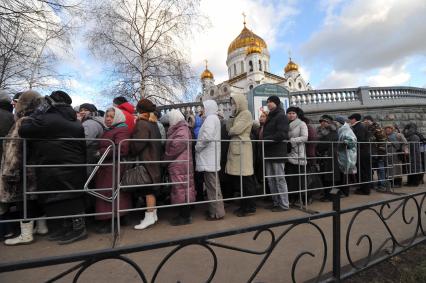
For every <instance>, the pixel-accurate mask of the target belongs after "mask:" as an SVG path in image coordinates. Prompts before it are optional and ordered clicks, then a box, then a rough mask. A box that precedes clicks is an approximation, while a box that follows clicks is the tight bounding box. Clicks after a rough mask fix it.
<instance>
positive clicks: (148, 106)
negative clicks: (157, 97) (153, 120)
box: [136, 98, 157, 113]
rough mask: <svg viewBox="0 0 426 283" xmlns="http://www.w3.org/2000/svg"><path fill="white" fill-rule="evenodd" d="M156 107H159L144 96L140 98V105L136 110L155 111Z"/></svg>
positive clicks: (140, 111) (139, 111) (141, 111)
mask: <svg viewBox="0 0 426 283" xmlns="http://www.w3.org/2000/svg"><path fill="white" fill-rule="evenodd" d="M156 109H157V107H156V106H155V104H154V103H152V102H151V100H149V99H146V98H142V99H141V100H139V102H138V105H136V111H138V113H143V112H145V113H149V112H154V111H155V110H156Z"/></svg>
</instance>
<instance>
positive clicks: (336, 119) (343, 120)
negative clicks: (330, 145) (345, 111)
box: [334, 116, 346, 125]
mask: <svg viewBox="0 0 426 283" xmlns="http://www.w3.org/2000/svg"><path fill="white" fill-rule="evenodd" d="M334 121H336V122H339V123H340V124H342V125H344V124H345V123H346V118H345V117H343V116H336V118H334Z"/></svg>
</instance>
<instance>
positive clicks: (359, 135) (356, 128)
mask: <svg viewBox="0 0 426 283" xmlns="http://www.w3.org/2000/svg"><path fill="white" fill-rule="evenodd" d="M352 131H353V132H354V134H355V136H356V139H357V142H358V149H359V154H360V156H361V158H362V157H363V156H364V157H365V156H370V144H368V143H365V142H369V141H370V132H369V131H368V128H367V127H366V126H365V125H364V124H363V123H361V122H358V123H356V124H355V125H353V126H352ZM361 142H362V143H361Z"/></svg>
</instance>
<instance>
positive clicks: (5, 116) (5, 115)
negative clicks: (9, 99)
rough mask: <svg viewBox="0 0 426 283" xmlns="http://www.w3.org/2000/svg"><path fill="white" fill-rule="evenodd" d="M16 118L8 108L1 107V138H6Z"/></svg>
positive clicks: (1, 152) (0, 142)
mask: <svg viewBox="0 0 426 283" xmlns="http://www.w3.org/2000/svg"><path fill="white" fill-rule="evenodd" d="M13 123H15V120H14V119H13V114H12V113H11V112H9V111H7V110H4V109H0V138H4V137H5V136H7V134H8V133H9V130H10V128H12V126H13ZM2 145H3V140H0V164H1V157H2V155H3V146H2Z"/></svg>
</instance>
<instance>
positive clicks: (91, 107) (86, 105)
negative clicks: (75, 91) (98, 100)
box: [79, 103, 98, 112]
mask: <svg viewBox="0 0 426 283" xmlns="http://www.w3.org/2000/svg"><path fill="white" fill-rule="evenodd" d="M82 108H84V109H86V110H88V111H90V112H98V109H97V108H96V106H95V105H93V104H91V103H83V104H81V105H80V107H79V111H81V109H82Z"/></svg>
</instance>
